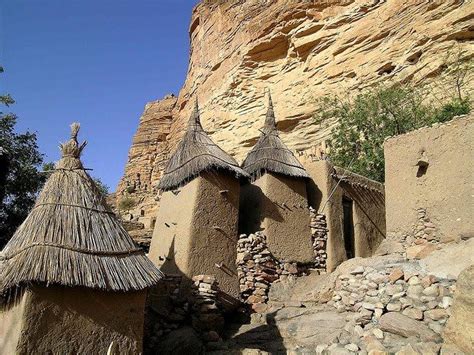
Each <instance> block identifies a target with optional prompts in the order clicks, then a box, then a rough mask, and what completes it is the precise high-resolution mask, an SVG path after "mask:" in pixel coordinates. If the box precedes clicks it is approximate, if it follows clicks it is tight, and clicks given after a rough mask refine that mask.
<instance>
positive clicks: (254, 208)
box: [239, 184, 283, 234]
mask: <svg viewBox="0 0 474 355" xmlns="http://www.w3.org/2000/svg"><path fill="white" fill-rule="evenodd" d="M241 191H242V192H241V195H240V196H241V197H240V216H239V234H250V233H255V232H258V231H261V230H262V228H261V225H262V222H263V220H264V219H265V218H270V219H272V220H274V221H278V222H283V216H282V215H281V213H280V210H279V207H278V205H276V204H275V203H273V202H272V201H271V200H270V199H269V198H268V197H267V196H265V194H264V193H263V191H262V189H261V188H260V187H259V186H256V185H254V184H245V185H242V186H241Z"/></svg>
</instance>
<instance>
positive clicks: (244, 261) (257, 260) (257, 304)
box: [236, 212, 327, 312]
mask: <svg viewBox="0 0 474 355" xmlns="http://www.w3.org/2000/svg"><path fill="white" fill-rule="evenodd" d="M311 215H312V218H311V219H312V222H311V231H312V234H311V235H308V236H307V237H308V238H309V239H311V240H312V241H313V245H314V247H313V248H314V249H313V250H314V261H313V262H310V263H305V264H302V263H296V262H285V261H283V260H278V258H276V257H275V256H274V255H273V254H272V253H271V252H270V250H269V249H268V246H267V240H266V236H265V235H264V233H263V232H256V233H255V234H249V235H246V234H242V235H240V237H239V240H238V242H237V261H236V263H237V273H238V277H239V284H240V298H241V300H242V301H243V302H244V303H246V304H249V305H250V306H251V307H252V309H253V310H254V311H257V312H259V311H261V310H262V309H263V308H265V306H264V304H265V303H266V302H267V301H268V291H269V289H270V286H271V285H272V283H274V282H277V281H279V280H285V279H286V278H287V277H289V276H302V275H305V274H307V273H308V272H310V271H311V272H316V273H325V272H326V268H325V264H326V250H325V246H326V239H327V234H326V233H327V229H326V228H325V226H326V222H325V217H324V215H320V214H318V215H317V214H315V213H314V212H311Z"/></svg>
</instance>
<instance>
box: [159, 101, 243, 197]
mask: <svg viewBox="0 0 474 355" xmlns="http://www.w3.org/2000/svg"><path fill="white" fill-rule="evenodd" d="M212 169H215V170H223V171H227V172H229V173H231V174H233V175H235V176H236V177H237V178H240V177H248V175H247V173H246V172H245V171H243V170H242V169H241V168H240V166H239V164H238V163H237V161H236V160H235V159H234V158H233V157H231V156H230V155H229V154H227V153H226V152H224V151H223V150H222V149H221V148H220V147H219V146H217V145H216V144H215V143H214V142H213V141H212V140H211V138H210V137H209V136H208V134H207V133H206V132H205V131H204V129H203V128H202V125H201V120H200V115H199V104H198V102H197V100H196V101H195V104H194V109H193V111H192V113H191V116H190V118H189V123H188V127H187V130H186V133H185V135H184V137H183V139H182V140H181V142H180V143H179V145H178V147H177V148H176V151H175V152H174V153H173V155H172V156H171V158H170V160H169V161H168V165H167V166H166V168H165V171H164V173H163V176H162V177H161V179H160V182H159V183H158V188H159V189H160V190H162V191H168V190H173V189H176V188H178V187H180V186H182V185H184V184H186V183H187V182H188V181H191V180H192V179H194V178H195V177H197V176H198V175H199V174H200V173H201V172H203V171H208V170H212Z"/></svg>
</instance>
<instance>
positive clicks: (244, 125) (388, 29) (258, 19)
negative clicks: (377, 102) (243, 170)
mask: <svg viewBox="0 0 474 355" xmlns="http://www.w3.org/2000/svg"><path fill="white" fill-rule="evenodd" d="M189 34H190V41H191V55H190V60H189V68H188V73H187V78H186V81H185V84H184V86H183V88H182V90H181V92H180V93H179V96H178V97H177V98H167V99H165V100H163V101H156V102H152V103H149V104H148V105H147V108H146V110H145V113H144V114H143V116H142V118H141V120H140V124H139V128H138V130H137V133H136V135H135V138H134V142H133V145H132V148H131V149H130V153H129V161H128V163H127V166H126V169H125V170H126V172H125V175H124V177H123V179H122V181H121V182H120V184H119V186H118V189H117V191H118V193H119V195H120V194H121V193H122V192H123V191H124V188H125V187H126V185H127V181H128V182H129V183H132V184H133V181H134V180H135V179H136V177H135V176H134V174H136V173H140V174H141V175H140V179H141V184H142V185H143V184H146V186H147V189H146V190H145V191H146V192H145V193H144V194H143V196H148V197H147V198H150V196H151V194H150V193H149V191H150V186H151V185H155V184H156V183H157V180H158V178H159V176H160V171H161V169H162V168H163V165H164V163H165V162H164V160H165V159H166V157H167V156H168V155H169V154H170V152H172V150H173V149H174V148H175V147H176V144H177V143H178V142H179V140H180V138H181V135H182V133H183V127H184V126H185V124H186V122H187V118H188V116H189V114H190V111H191V109H192V104H191V103H192V102H193V100H194V98H195V97H198V98H199V102H200V106H201V110H202V116H201V117H202V122H203V126H204V128H205V129H206V130H207V131H208V132H210V134H211V136H212V138H213V140H214V141H215V142H216V143H217V144H218V145H220V146H221V147H222V148H223V149H224V150H226V151H227V152H229V153H230V154H232V155H234V156H235V157H236V158H237V159H238V160H239V161H242V159H243V158H244V157H245V154H246V153H247V151H248V150H249V149H250V148H251V147H252V146H253V144H254V143H255V142H256V140H257V138H258V135H259V133H260V132H259V131H258V129H259V128H260V127H261V125H262V124H263V120H264V115H265V112H266V110H265V104H266V100H264V96H265V91H266V89H270V90H271V93H272V97H273V101H274V104H275V112H276V115H277V118H278V127H279V129H280V130H281V132H282V133H281V137H282V139H283V140H284V142H285V143H286V144H287V145H288V146H289V147H290V148H291V149H293V150H295V151H296V152H297V153H298V154H299V155H308V154H313V153H314V150H315V147H316V146H318V145H319V144H320V143H321V142H323V141H324V140H325V139H326V138H327V137H328V135H329V133H330V129H331V126H332V124H333V122H328V124H325V125H323V126H321V125H316V124H314V123H313V119H312V115H313V114H314V112H315V110H316V107H317V104H316V100H317V99H318V98H320V97H322V96H324V95H326V94H328V93H347V92H350V93H356V92H357V91H358V90H360V89H362V88H365V87H367V86H370V85H374V84H376V83H378V82H381V81H384V80H387V79H388V80H390V81H391V82H397V81H411V82H415V83H420V82H426V81H429V80H432V79H433V78H436V77H437V76H439V75H442V74H443V72H445V70H446V68H447V66H446V65H445V63H446V62H449V60H450V59H449V58H448V57H447V53H448V52H449V51H450V49H452V48H453V47H455V48H456V50H461V51H463V57H464V58H470V57H473V56H474V48H473V47H474V46H472V42H473V40H474V3H473V2H471V1H462V0H446V1H424V0H406V1H399V0H385V1H384V0H333V1H322V0H321V1H316V0H315V1H297V0H271V1H269V0H258V1H257V0H246V1H245V0H227V1H222V0H220V1H203V2H201V3H200V4H198V5H197V6H196V7H195V8H194V10H193V16H192V21H191V24H190V28H189ZM448 67H449V65H448Z"/></svg>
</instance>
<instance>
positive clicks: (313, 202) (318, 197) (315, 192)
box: [306, 179, 323, 211]
mask: <svg viewBox="0 0 474 355" xmlns="http://www.w3.org/2000/svg"><path fill="white" fill-rule="evenodd" d="M306 192H307V194H308V204H309V206H310V207H312V208H314V209H315V210H316V211H319V208H322V200H323V193H322V192H321V190H320V189H319V188H318V185H316V183H315V182H314V181H313V179H308V180H307V182H306Z"/></svg>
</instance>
